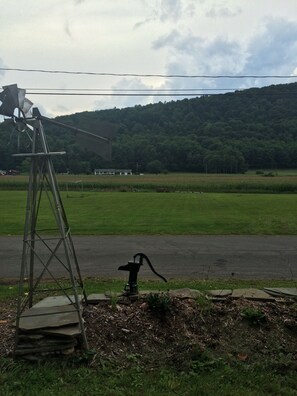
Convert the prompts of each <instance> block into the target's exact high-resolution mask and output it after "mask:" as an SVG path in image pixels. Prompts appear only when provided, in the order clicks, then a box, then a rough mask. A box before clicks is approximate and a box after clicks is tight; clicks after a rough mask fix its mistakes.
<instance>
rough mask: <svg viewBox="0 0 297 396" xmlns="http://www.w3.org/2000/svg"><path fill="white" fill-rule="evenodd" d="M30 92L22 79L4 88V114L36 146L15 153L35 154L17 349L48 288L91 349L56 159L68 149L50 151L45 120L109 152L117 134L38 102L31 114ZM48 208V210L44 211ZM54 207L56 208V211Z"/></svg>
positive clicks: (0, 98)
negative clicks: (60, 115) (71, 121)
mask: <svg viewBox="0 0 297 396" xmlns="http://www.w3.org/2000/svg"><path fill="white" fill-rule="evenodd" d="M25 94H26V91H25V90H24V89H20V88H18V87H17V85H16V84H14V85H9V86H5V87H3V91H2V92H1V93H0V103H1V102H2V103H1V105H0V114H2V115H4V116H6V117H9V119H10V120H12V121H13V123H14V124H15V126H16V127H17V130H18V131H19V132H20V131H21V132H25V133H26V134H27V136H28V137H29V139H30V152H27V153H19V154H15V155H16V156H21V157H24V158H26V157H28V158H30V160H31V161H30V173H29V183H28V192H27V205H26V216H25V226H24V238H23V251H22V259H21V271H20V281H19V297H18V307H17V315H16V323H15V324H16V340H15V350H16V349H17V346H18V342H19V338H20V337H19V336H20V333H21V332H20V327H21V326H20V324H21V322H22V320H24V318H25V320H30V316H34V317H35V319H36V316H37V315H38V313H34V314H31V312H33V311H30V309H32V307H33V306H34V303H35V302H36V301H37V300H40V297H42V296H43V295H44V293H47V294H48V293H53V294H55V293H57V292H59V293H60V294H63V295H64V296H65V298H66V299H67V300H69V302H68V304H69V310H68V311H66V313H67V312H72V313H73V312H74V314H76V315H77V317H78V324H79V328H80V334H81V339H80V341H81V344H82V347H83V348H84V349H88V342H87V338H86V334H85V329H84V323H83V318H82V308H81V298H82V297H84V298H85V300H86V293H85V289H84V285H83V280H82V277H81V272H80V268H79V264H78V260H77V256H76V253H75V248H74V244H73V240H72V236H71V230H70V226H69V224H68V221H67V217H66V212H65V209H64V206H63V202H62V198H61V194H60V191H59V187H58V183H57V179H56V175H55V170H54V166H53V162H52V158H53V156H57V155H63V154H65V152H51V151H50V149H49V147H48V143H47V138H46V134H45V131H44V128H43V124H42V121H46V122H49V123H52V124H56V125H59V126H62V127H65V128H68V129H71V130H72V131H74V132H75V133H76V134H78V135H80V136H81V137H82V138H83V139H86V140H91V141H92V142H93V143H92V144H93V145H95V146H97V148H98V150H99V152H101V155H104V156H105V157H107V156H109V154H110V152H111V140H110V139H109V138H106V137H103V136H99V135H96V134H95V133H90V132H87V131H84V130H81V129H76V128H74V127H70V126H68V125H65V124H61V123H59V122H57V121H54V120H51V119H48V118H46V117H44V116H42V115H41V114H40V112H39V110H38V108H33V111H32V114H29V111H30V112H31V110H30V109H31V107H32V105H33V103H32V102H30V101H29V100H28V99H26V98H25ZM45 208H46V209H47V210H45V212H46V213H47V214H46V215H44V214H43V213H44V212H43V210H44V209H45ZM48 213H51V216H50V217H49V216H48ZM45 278H46V279H48V278H49V279H50V282H47V285H50V286H46V287H45V286H44V282H42V280H44V279H45ZM40 315H41V318H39V319H41V320H42V315H47V319H48V315H51V313H46V314H44V313H41V314H40ZM52 315H57V312H55V310H53V312H52ZM31 319H32V318H31Z"/></svg>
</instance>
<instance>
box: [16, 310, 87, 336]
mask: <svg viewBox="0 0 297 396" xmlns="http://www.w3.org/2000/svg"><path fill="white" fill-rule="evenodd" d="M76 323H79V318H78V313H77V311H76V310H75V308H74V307H73V306H71V305H65V306H60V307H59V306H58V307H44V308H30V309H27V310H25V311H24V312H23V313H22V315H21V317H20V323H19V328H20V329H21V330H35V329H42V328H46V327H60V326H66V325H69V324H76ZM14 324H15V323H14Z"/></svg>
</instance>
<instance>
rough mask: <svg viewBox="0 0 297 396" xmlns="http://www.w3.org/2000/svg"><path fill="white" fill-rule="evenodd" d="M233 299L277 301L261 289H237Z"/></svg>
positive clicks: (233, 293) (234, 291)
mask: <svg viewBox="0 0 297 396" xmlns="http://www.w3.org/2000/svg"><path fill="white" fill-rule="evenodd" d="M231 297H232V298H246V299H248V300H255V301H275V298H274V297H272V296H270V295H269V294H267V293H265V292H264V291H263V290H259V289H253V288H249V289H235V290H233V292H232V295H231Z"/></svg>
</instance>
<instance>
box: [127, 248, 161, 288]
mask: <svg viewBox="0 0 297 396" xmlns="http://www.w3.org/2000/svg"><path fill="white" fill-rule="evenodd" d="M138 256H139V259H140V260H142V259H145V261H146V262H147V263H148V265H149V267H150V269H151V270H152V272H153V273H154V274H155V275H157V276H158V277H159V278H161V279H163V281H164V282H167V279H166V278H164V276H162V275H160V274H158V272H157V271H156V270H155V269H154V267H153V265H152V263H151V262H150V259H149V258H148V257H147V255H146V254H144V253H136V254H134V256H133V259H134V261H135V259H136V257H138Z"/></svg>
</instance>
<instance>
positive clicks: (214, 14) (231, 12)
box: [205, 7, 242, 18]
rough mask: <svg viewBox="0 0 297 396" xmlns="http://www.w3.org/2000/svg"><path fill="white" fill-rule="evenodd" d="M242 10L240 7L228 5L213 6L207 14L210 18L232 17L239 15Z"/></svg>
mask: <svg viewBox="0 0 297 396" xmlns="http://www.w3.org/2000/svg"><path fill="white" fill-rule="evenodd" d="M241 12H242V10H241V8H239V7H236V8H234V9H231V8H228V7H212V8H211V9H210V10H208V11H207V12H206V14H205V15H206V16H207V17H209V18H222V17H223V18H230V17H235V16H237V15H239V14H240V13H241Z"/></svg>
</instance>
